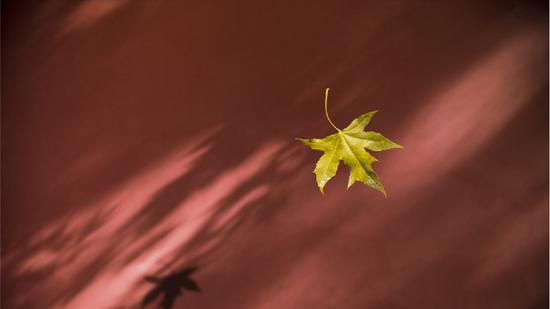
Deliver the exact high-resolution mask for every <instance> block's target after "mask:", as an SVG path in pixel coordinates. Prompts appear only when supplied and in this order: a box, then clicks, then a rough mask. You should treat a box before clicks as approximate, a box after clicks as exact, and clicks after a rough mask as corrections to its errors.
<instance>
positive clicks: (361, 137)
mask: <svg viewBox="0 0 550 309" xmlns="http://www.w3.org/2000/svg"><path fill="white" fill-rule="evenodd" d="M328 91H329V88H327V89H326V91H325V115H326V117H327V120H328V121H329V123H330V124H331V125H332V126H333V127H334V128H335V129H336V130H337V131H338V132H337V133H335V134H332V135H329V136H327V137H324V138H321V139H319V138H312V139H304V138H297V140H299V141H301V142H302V143H304V144H305V145H307V146H308V147H309V148H311V149H313V150H319V151H323V152H324V154H323V155H322V156H321V158H320V159H319V161H317V165H316V166H315V170H314V171H313V173H315V175H316V178H317V185H318V186H319V190H321V193H323V194H324V192H323V189H324V188H325V185H326V183H327V182H328V181H329V180H330V179H331V178H332V177H334V175H336V171H337V170H338V165H340V161H344V164H345V165H347V166H348V167H349V169H350V175H349V179H348V188H349V187H351V186H352V185H353V184H354V183H355V182H356V181H358V182H361V183H364V184H365V185H367V186H369V187H372V188H374V189H376V190H378V191H380V192H382V193H383V194H384V196H385V195H386V190H385V189H384V186H383V185H382V183H381V182H380V180H379V179H378V176H377V175H376V173H375V172H374V169H373V168H372V164H373V163H374V162H377V161H378V159H376V158H375V157H374V156H373V155H371V154H370V153H369V152H367V151H366V150H365V148H366V149H368V150H372V151H382V150H388V149H393V148H403V147H402V146H401V145H399V144H397V143H395V142H392V141H391V140H389V139H388V138H386V137H384V136H383V135H382V134H380V133H377V132H374V131H365V127H366V126H367V125H368V124H369V122H370V121H371V119H372V117H373V116H374V115H375V114H376V113H377V112H378V111H373V112H369V113H365V114H362V115H361V116H359V117H357V118H356V119H354V120H353V121H352V122H351V123H350V124H349V125H348V126H347V127H346V128H345V129H343V130H340V129H338V128H337V127H336V126H335V125H334V123H332V121H331V120H330V116H329V115H328V109H327V99H328Z"/></svg>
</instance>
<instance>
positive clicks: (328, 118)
mask: <svg viewBox="0 0 550 309" xmlns="http://www.w3.org/2000/svg"><path fill="white" fill-rule="evenodd" d="M329 90H330V88H327V89H326V90H325V115H326V116H327V120H328V122H329V123H330V125H331V126H332V127H333V128H335V129H336V130H337V131H340V129H338V128H337V127H336V125H334V123H333V122H332V120H330V116H329V115H328V91H329Z"/></svg>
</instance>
